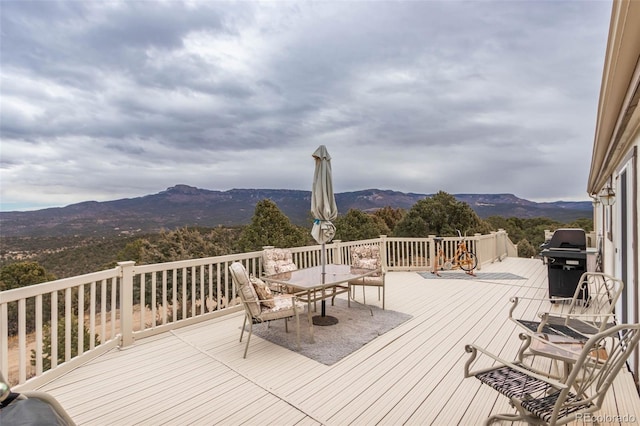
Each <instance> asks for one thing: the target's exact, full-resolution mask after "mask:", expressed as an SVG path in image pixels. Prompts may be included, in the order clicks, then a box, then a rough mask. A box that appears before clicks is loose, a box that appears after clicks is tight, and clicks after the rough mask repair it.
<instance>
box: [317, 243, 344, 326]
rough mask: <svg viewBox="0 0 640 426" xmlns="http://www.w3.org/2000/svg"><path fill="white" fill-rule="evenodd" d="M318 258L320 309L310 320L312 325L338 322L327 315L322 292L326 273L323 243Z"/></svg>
mask: <svg viewBox="0 0 640 426" xmlns="http://www.w3.org/2000/svg"><path fill="white" fill-rule="evenodd" d="M320 259H321V260H320V262H321V263H322V302H320V306H321V311H320V315H316V316H315V317H313V319H312V321H313V325H334V324H337V323H338V318H336V317H332V316H327V311H326V302H325V298H324V292H325V288H324V283H325V275H326V272H325V266H326V264H327V258H326V254H325V249H324V243H322V253H321V255H320Z"/></svg>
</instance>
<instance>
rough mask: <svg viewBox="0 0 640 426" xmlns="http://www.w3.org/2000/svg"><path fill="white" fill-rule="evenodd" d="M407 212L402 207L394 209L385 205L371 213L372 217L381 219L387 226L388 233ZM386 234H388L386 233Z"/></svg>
mask: <svg viewBox="0 0 640 426" xmlns="http://www.w3.org/2000/svg"><path fill="white" fill-rule="evenodd" d="M406 213H407V212H406V211H405V210H404V209H401V208H397V209H394V208H393V207H391V206H386V207H383V208H381V209H378V210H376V211H375V212H374V213H373V215H374V217H377V218H380V219H382V221H384V223H385V225H387V228H388V229H389V233H391V230H393V229H394V228H395V227H396V225H397V224H398V222H400V221H401V220H402V218H403V217H404V216H405V214H406ZM387 235H388V234H387Z"/></svg>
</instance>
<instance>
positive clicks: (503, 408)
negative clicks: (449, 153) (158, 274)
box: [39, 258, 640, 425]
mask: <svg viewBox="0 0 640 426" xmlns="http://www.w3.org/2000/svg"><path fill="white" fill-rule="evenodd" d="M481 272H482V273H488V272H508V273H511V274H514V275H518V276H521V277H526V279H525V280H522V279H518V280H516V279H505V280H502V279H501V280H488V279H487V280H483V279H481V278H480V279H474V280H458V279H444V278H440V279H424V278H423V277H421V276H420V275H419V274H418V273H416V272H394V273H390V274H388V275H387V309H392V310H396V311H401V312H405V313H408V314H411V315H412V316H413V318H412V319H411V320H409V321H407V322H405V323H404V324H402V325H401V326H399V327H397V328H395V329H393V330H391V331H389V332H388V333H386V334H384V335H383V336H380V337H378V338H377V339H375V340H374V341H372V342H370V343H369V344H367V345H365V346H364V347H363V348H361V349H360V350H358V351H356V352H355V353H353V354H351V355H349V356H348V357H346V358H344V359H343V360H341V361H339V362H337V363H336V364H334V365H332V366H326V365H324V364H320V363H318V362H316V361H313V360H310V359H308V358H306V357H304V356H302V355H298V354H296V353H294V352H291V351H289V350H286V349H283V348H282V347H280V346H277V345H274V344H272V343H270V342H267V341H265V340H262V339H260V338H259V337H257V336H253V337H252V341H251V346H250V348H249V355H248V358H247V359H243V358H242V354H243V350H244V342H243V343H239V342H238V338H239V329H240V326H241V325H242V320H243V317H242V315H240V314H234V315H230V316H228V317H224V318H219V319H216V320H212V321H209V322H206V323H202V324H198V325H193V326H189V327H185V328H182V329H179V330H175V331H173V332H169V333H165V334H162V335H159V336H155V337H153V338H148V339H144V340H142V341H139V342H137V343H136V344H135V345H134V346H133V347H130V348H128V349H125V350H113V351H111V352H108V353H106V354H104V355H102V356H100V357H99V358H97V359H95V360H93V361H91V362H89V363H87V364H86V365H84V366H82V367H80V368H77V369H76V370H74V371H72V372H70V373H68V374H67V375H65V376H63V377H61V378H59V379H57V380H55V381H54V382H52V383H49V384H47V385H46V386H43V387H42V388H40V389H39V390H43V391H47V392H49V393H51V394H52V395H54V396H55V397H56V398H57V399H58V400H59V401H60V403H61V404H62V405H63V406H64V407H65V408H66V410H67V411H68V412H69V414H70V415H71V416H72V418H74V419H75V421H76V422H77V423H78V424H80V425H107V424H109V425H162V424H169V425H187V424H189V425H191V424H194V425H199V424H202V425H212V424H224V425H236V424H247V425H253V424H260V425H264V424H277V425H294V424H295V425H315V424H323V425H344V424H354V425H371V424H382V425H397V424H408V425H428V424H434V425H452V424H461V425H477V424H480V423H481V422H482V420H483V419H484V418H486V417H487V416H488V415H489V414H491V413H496V412H507V411H511V409H510V408H509V406H508V403H507V399H506V398H504V397H501V396H499V395H498V394H497V392H495V391H493V390H491V389H489V388H488V387H487V386H481V385H480V383H479V381H478V380H475V379H464V378H463V365H464V362H465V360H466V359H467V356H468V354H466V353H465V351H464V345H465V344H467V343H473V342H475V343H477V344H479V345H481V346H484V347H487V348H489V349H490V350H492V351H493V352H494V353H498V354H501V356H503V357H505V358H509V359H512V358H513V357H514V356H515V355H516V352H517V349H518V347H519V344H520V340H519V339H518V338H517V334H518V332H519V331H518V329H517V327H516V326H515V325H514V324H513V323H512V322H511V321H509V320H508V319H507V318H508V310H509V307H510V303H509V298H510V297H511V296H514V295H518V296H529V297H545V295H546V286H547V281H546V280H547V278H546V277H547V273H546V266H544V265H543V264H542V262H541V261H540V260H532V259H515V258H508V259H505V260H504V261H503V262H500V263H495V264H492V265H489V266H485V267H484V268H483V270H482V271H481ZM371 290H372V292H373V291H375V289H371ZM367 300H368V301H369V302H370V301H375V300H376V297H375V296H374V294H373V293H372V294H371V296H370V297H368V298H367ZM370 303H371V302H370ZM525 307H526V309H527V311H528V314H530V316H531V318H532V319H533V318H534V316H535V312H536V311H538V310H539V309H541V308H542V309H547V307H546V306H542V307H541V306H540V305H539V304H529V306H526V305H525ZM598 414H600V415H609V416H613V415H620V416H624V415H627V416H635V419H636V421H635V422H637V421H638V420H637V419H638V418H640V399H639V398H638V393H637V392H636V390H635V387H634V384H633V380H632V377H631V375H630V374H629V373H627V372H626V371H624V372H623V373H621V374H620V375H619V377H618V378H617V379H616V382H615V383H614V386H613V387H612V389H611V390H610V391H609V394H608V397H607V401H606V406H605V407H604V408H603V410H601V411H600V412H599V413H598ZM635 422H633V423H635ZM623 423H624V422H623ZM577 424H583V423H582V422H580V423H577ZM602 424H611V423H606V422H602ZM615 424H619V423H615Z"/></svg>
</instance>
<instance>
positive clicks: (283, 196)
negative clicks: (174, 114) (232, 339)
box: [0, 185, 592, 237]
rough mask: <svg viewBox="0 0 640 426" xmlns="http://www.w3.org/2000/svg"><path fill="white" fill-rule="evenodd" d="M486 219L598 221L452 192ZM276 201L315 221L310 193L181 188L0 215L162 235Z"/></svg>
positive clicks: (364, 200)
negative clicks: (162, 232) (262, 203)
mask: <svg viewBox="0 0 640 426" xmlns="http://www.w3.org/2000/svg"><path fill="white" fill-rule="evenodd" d="M430 195H432V194H416V193H403V192H398V191H391V190H379V189H366V190H362V191H355V192H342V193H337V194H335V197H336V203H337V205H338V211H339V212H340V213H346V212H347V211H348V210H349V209H359V210H363V211H369V212H370V211H375V210H376V209H379V208H382V207H386V206H390V207H393V208H403V209H410V208H411V206H413V205H414V204H415V203H416V201H418V200H421V199H424V198H425V197H429V196H430ZM453 195H454V197H455V198H456V199H457V200H458V201H463V202H465V203H467V204H469V205H470V206H471V207H472V208H473V209H474V210H475V211H476V213H477V214H478V215H479V216H480V217H482V218H485V217H488V216H502V217H519V218H532V217H547V218H550V219H554V220H557V221H560V222H563V223H566V222H570V221H573V220H575V219H578V218H591V217H592V205H591V202H590V201H577V202H565V201H556V202H548V203H536V202H533V201H528V200H525V199H522V198H518V197H516V196H515V195H513V194H453ZM265 198H268V199H271V200H272V201H273V202H275V203H276V205H277V206H278V208H279V209H280V210H281V211H282V212H283V213H284V214H285V215H287V217H289V219H290V220H291V222H293V223H295V224H298V225H308V224H309V223H310V219H311V217H310V212H309V209H310V204H311V191H301V190H285V189H231V190H228V191H213V190H208V189H201V188H195V187H192V186H188V185H176V186H173V187H170V188H168V189H166V190H164V191H161V192H159V193H157V194H151V195H145V196H142V197H136V198H125V199H120V200H114V201H104V202H98V201H86V202H82V203H77V204H72V205H69V206H66V207H56V208H47V209H42V210H36V211H26V212H20V211H14V212H0V236H3V237H29V236H71V235H105V236H107V235H117V234H136V233H148V232H157V231H159V230H162V229H174V228H178V227H182V226H203V227H215V226H236V225H243V224H247V223H249V222H250V221H251V218H252V216H253V213H254V209H255V205H256V203H257V202H258V201H260V200H262V199H265Z"/></svg>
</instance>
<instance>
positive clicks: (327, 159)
mask: <svg viewBox="0 0 640 426" xmlns="http://www.w3.org/2000/svg"><path fill="white" fill-rule="evenodd" d="M313 158H314V159H315V162H316V168H315V172H314V174H313V186H312V188H311V213H312V214H313V219H314V221H313V228H312V229H311V235H312V236H313V238H314V239H315V240H316V241H317V242H318V244H322V253H321V259H322V260H321V262H322V283H323V284H324V276H325V271H324V267H325V265H326V263H327V260H326V255H325V247H324V245H325V243H328V242H329V241H331V239H332V238H333V237H334V235H335V233H336V227H335V226H334V225H333V223H331V221H332V220H334V219H335V218H336V217H338V207H337V206H336V199H335V196H334V195H333V182H332V177H331V156H330V155H329V151H327V148H326V147H325V146H324V145H320V146H319V147H318V149H316V151H315V152H314V153H313ZM323 291H324V290H323ZM337 322H338V319H337V318H334V317H329V316H327V315H326V311H325V301H324V299H322V315H321V316H316V317H314V318H313V323H314V324H316V325H332V324H336V323H337Z"/></svg>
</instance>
